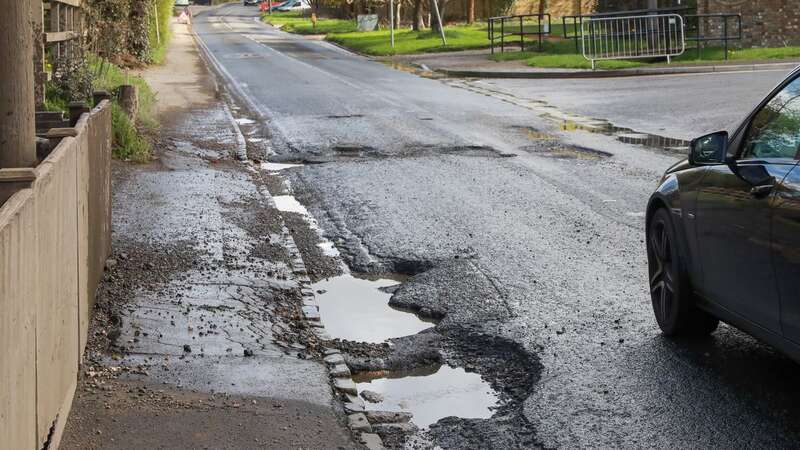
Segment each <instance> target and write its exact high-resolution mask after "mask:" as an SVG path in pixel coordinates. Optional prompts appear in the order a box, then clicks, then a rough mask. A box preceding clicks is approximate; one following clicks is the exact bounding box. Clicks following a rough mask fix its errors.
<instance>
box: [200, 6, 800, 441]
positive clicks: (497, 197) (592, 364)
mask: <svg viewBox="0 0 800 450" xmlns="http://www.w3.org/2000/svg"><path fill="white" fill-rule="evenodd" d="M252 15H253V14H251V13H250V12H249V10H246V9H243V8H241V7H238V6H234V5H230V6H226V7H223V8H222V9H221V10H219V14H218V15H217V16H215V20H217V21H215V22H209V23H203V21H202V20H200V21H197V22H196V24H195V26H196V29H197V30H198V33H199V34H200V36H201V38H202V39H203V40H204V41H205V42H206V44H207V45H208V47H209V49H210V51H211V52H212V54H215V55H217V57H218V59H219V60H221V61H224V63H225V68H226V71H227V73H228V75H226V76H228V77H229V78H228V82H229V84H230V86H231V89H232V90H234V91H236V92H237V93H238V98H239V99H240V100H241V101H242V102H245V103H247V104H248V105H249V107H250V108H251V109H252V110H254V111H256V112H257V113H258V114H257V115H259V119H260V120H263V121H264V122H265V123H266V124H267V126H268V128H269V130H270V131H271V132H272V133H273V134H272V136H271V137H272V142H271V144H272V148H273V149H274V151H275V152H276V153H277V154H278V155H279V156H282V157H285V158H286V159H285V161H291V162H295V161H299V160H306V155H319V154H321V153H325V152H326V151H329V150H331V149H337V148H342V146H345V147H347V148H358V149H360V150H359V151H358V154H357V156H358V157H351V158H345V157H344V156H346V155H344V154H343V152H339V154H337V157H336V158H327V157H326V159H319V160H318V161H315V162H318V163H319V164H314V165H307V166H305V167H304V168H302V169H298V170H290V171H286V172H284V173H286V174H287V176H288V177H289V178H290V180H291V185H292V188H293V190H294V194H295V195H297V196H298V198H302V199H303V202H304V204H305V205H306V207H307V209H309V210H310V211H312V212H314V216H315V218H316V221H318V222H319V227H320V228H321V229H322V230H324V231H325V234H326V236H329V237H330V239H331V241H333V242H336V248H337V250H338V251H339V252H340V253H341V257H342V259H343V260H344V261H346V262H347V264H348V266H349V267H350V268H351V269H352V270H353V271H358V272H374V273H379V272H402V273H409V274H413V275H414V277H413V279H411V280H410V281H408V282H406V283H404V285H403V286H402V287H400V288H399V290H398V292H397V294H396V296H395V298H394V299H393V302H394V303H396V304H400V305H402V306H404V307H409V308H411V309H413V310H419V311H420V312H423V311H424V312H425V313H426V314H427V313H430V314H431V315H433V316H437V318H439V319H440V322H439V323H438V325H437V327H436V333H437V334H438V335H440V336H442V339H445V340H447V341H448V342H462V340H463V341H464V342H478V343H480V344H476V345H474V346H468V345H466V344H465V345H459V346H455V347H454V348H448V349H447V350H446V351H444V353H445V354H446V356H447V358H448V361H449V360H451V359H452V360H454V361H458V362H459V364H456V365H458V366H460V367H463V368H465V369H469V367H468V364H472V365H474V367H477V368H480V367H486V368H487V371H491V372H493V373H498V372H501V371H502V368H503V367H504V366H503V365H502V364H501V363H498V362H494V363H493V362H492V361H494V359H493V358H494V357H496V356H497V355H501V356H502V358H500V357H498V358H499V359H501V360H502V359H506V360H508V361H512V360H513V361H517V360H525V361H534V360H535V361H536V364H532V363H531V364H528V363H526V364H524V365H521V366H519V368H518V369H522V370H528V371H529V373H527V374H521V373H520V372H519V371H516V370H515V371H513V372H511V374H509V375H508V376H505V377H497V378H496V379H494V380H493V381H492V383H493V385H492V386H493V387H494V388H495V389H496V392H502V393H506V394H508V403H506V404H501V405H500V409H498V411H497V412H496V413H495V414H493V415H492V416H491V417H489V418H487V419H473V420H466V419H463V420H461V419H459V420H448V419H445V420H440V421H439V423H438V424H436V425H434V426H431V427H430V428H431V433H433V432H434V430H439V433H434V435H433V437H432V439H433V443H432V444H431V445H430V446H423V447H435V446H437V445H438V446H440V447H442V448H530V447H547V448H557V447H565V448H575V447H583V448H587V447H592V448H597V447H600V448H619V447H624V448H639V447H657V448H675V447H679V448H680V447H686V448H690V447H691V448H695V447H724V448H753V447H781V448H783V447H792V446H794V445H795V443H796V442H797V439H798V437H799V436H800V426H798V423H800V422H798V420H797V418H798V417H800V406H798V405H800V395H798V394H797V392H798V391H797V390H796V389H794V384H795V383H794V380H796V378H797V376H798V375H799V373H798V368H797V366H796V365H795V364H793V363H791V362H790V361H789V360H788V359H786V358H785V357H783V356H781V355H779V354H778V353H777V352H775V351H774V350H773V349H770V348H769V347H766V346H763V345H761V344H759V343H758V342H757V341H755V340H754V339H752V338H750V337H749V336H746V335H744V334H742V333H740V332H738V331H736V330H735V329H733V328H731V327H727V326H723V327H721V328H720V330H719V331H717V332H716V333H715V334H714V336H713V337H712V338H710V339H708V340H706V341H703V342H681V341H673V340H669V339H666V338H664V337H663V336H662V335H661V334H660V332H659V331H658V328H657V326H656V325H655V323H654V320H653V318H652V312H651V310H650V309H651V308H650V305H649V298H648V292H647V278H646V266H645V264H646V255H645V252H644V243H643V229H644V211H645V206H646V203H647V198H648V196H649V194H650V192H651V191H652V190H653V188H654V187H655V185H656V183H657V181H658V179H659V177H660V176H661V174H662V173H663V171H664V169H666V168H667V167H669V166H670V165H672V164H674V163H675V162H677V161H678V160H679V159H681V158H682V156H681V155H678V154H677V153H674V152H665V151H663V149H652V148H648V147H647V146H645V145H639V144H641V141H642V140H644V141H645V143H646V144H647V143H648V142H646V139H645V138H644V137H643V136H637V135H639V134H652V135H655V136H673V137H675V138H678V139H681V140H686V139H690V138H691V137H693V135H694V134H695V131H696V130H699V129H701V128H703V127H705V126H708V127H709V128H717V127H719V126H720V125H719V122H720V119H727V118H731V117H734V116H739V117H741V116H742V115H743V111H744V107H743V106H742V105H743V104H745V103H748V102H749V100H748V98H746V97H747V96H741V97H740V96H738V95H726V93H727V94H730V93H729V92H727V91H726V89H725V86H724V85H722V83H719V79H716V80H717V81H714V80H705V81H703V82H702V83H698V84H699V85H704V86H706V88H707V89H709V90H710V91H712V92H711V94H709V95H712V96H713V97H714V101H709V102H699V103H702V105H700V104H698V101H697V98H699V96H692V95H687V93H686V92H687V91H686V90H685V89H684V86H685V84H682V83H683V82H682V81H681V82H679V81H675V80H671V81H670V80H668V81H663V80H664V79H661V78H659V80H662V81H658V82H656V84H654V85H653V86H651V87H649V88H648V87H647V86H645V85H642V84H641V83H645V82H644V81H638V82H636V83H640V84H638V85H636V86H638V89H632V90H630V91H629V92H622V91H625V90H626V88H625V87H624V86H623V87H621V88H619V89H617V90H615V87H614V83H622V84H625V83H628V81H626V82H620V81H619V80H606V81H604V82H603V83H605V89H606V90H605V91H600V92H599V93H598V92H594V93H592V88H591V87H587V89H586V90H584V91H581V95H575V96H574V100H575V101H574V102H572V104H577V106H578V107H576V108H575V109H572V108H570V107H563V108H562V104H561V103H560V104H558V105H553V104H549V105H547V104H544V102H545V101H547V100H549V99H551V98H555V97H557V95H558V94H559V93H560V92H561V89H560V87H559V86H558V85H557V84H555V82H549V81H548V82H547V83H540V82H539V81H538V80H537V82H536V83H529V84H528V85H525V84H523V82H522V81H516V82H515V83H516V84H514V87H515V89H516V90H518V91H519V92H515V93H513V94H524V93H525V92H533V91H535V92H538V93H540V94H541V92H542V90H545V89H546V90H547V91H548V92H546V93H544V94H541V95H538V94H537V95H533V96H526V95H510V94H509V93H508V92H505V93H504V92H498V91H503V90H505V89H504V87H505V85H504V84H503V85H501V83H500V82H498V83H494V82H493V83H494V84H493V83H484V82H478V81H474V80H472V81H468V82H466V81H463V80H446V79H445V80H432V79H427V78H423V77H419V76H417V75H416V74H414V73H409V72H403V71H395V70H392V69H391V68H389V67H386V66H385V65H383V64H375V63H373V62H371V61H369V60H367V59H366V58H362V57H359V56H354V55H350V54H348V53H347V52H344V51H342V50H340V49H336V48H334V47H332V46H330V45H326V44H323V43H320V42H316V41H313V42H312V41H308V40H304V39H302V38H299V37H295V36H290V35H287V34H284V33H280V32H277V31H275V30H272V29H270V28H268V27H262V26H260V25H258V24H256V23H254V22H253V20H252ZM223 20H224V21H225V23H226V25H225V26H222V25H221V24H220V23H219V22H218V21H223ZM243 51H245V52H250V53H258V54H262V55H264V57H263V58H250V59H227V60H226V59H225V55H229V54H233V53H241V52H243ZM265 71H269V72H271V73H276V74H281V75H282V76H283V77H285V78H284V79H285V80H288V81H287V82H286V83H284V84H283V85H282V86H281V89H269V86H267V85H265V84H264V80H263V76H262V74H263V73H264V72H265ZM690 78H691V77H684V78H683V79H684V80H685V79H690ZM766 82H767V81H765V80H763V79H762V80H761V81H760V83H761V84H763V83H766ZM761 84H760V85H761ZM309 86H313V87H314V88H313V89H309ZM543 86H547V87H546V88H545V87H543ZM709 86H712V87H713V89H710V88H709ZM565 89H566V88H565ZM658 89H662V91H661V92H658V91H657V90H658ZM615 92H616V93H618V95H620V96H624V97H625V98H629V99H630V98H634V99H637V101H640V103H639V104H638V106H637V107H636V108H631V107H630V106H629V105H625V104H622V105H620V104H619V103H616V104H614V103H613V102H610V101H609V99H608V95H611V94H613V93H615ZM623 94H624V95H623ZM655 94H657V95H660V96H662V97H663V96H664V95H667V96H669V98H670V99H671V100H674V102H673V104H676V105H677V104H679V105H678V106H679V107H676V108H671V107H666V108H661V107H659V108H649V107H648V105H653V104H655V103H653V102H652V101H650V102H648V101H644V100H642V99H647V98H650V99H652V97H653V96H654V95H655ZM760 94H761V93H758V94H757V95H760ZM748 95H750V94H748ZM755 95H756V94H753V96H755ZM562 100H563V99H562ZM583 105H586V107H585V108H584V107H583ZM598 105H599V106H598ZM603 105H611V106H610V107H605V106H603ZM548 106H549V107H548ZM701 106H702V108H701ZM748 107H749V106H748ZM560 108H561V109H563V110H564V111H573V112H576V113H578V114H581V116H580V117H579V118H580V119H592V118H598V119H602V120H605V121H607V122H608V121H612V120H613V121H614V123H615V124H619V125H620V126H624V127H626V128H630V129H631V130H638V131H641V132H642V133H627V132H623V133H622V134H625V135H627V136H623V138H624V139H628V140H631V141H639V142H636V143H635V145H633V144H628V143H625V142H621V141H620V140H619V139H617V132H614V133H612V134H604V133H589V132H586V130H576V131H565V130H562V124H563V120H564V119H565V118H566V119H567V120H572V118H571V117H572V116H575V115H574V114H569V113H564V112H562V114H563V116H558V120H548V119H546V118H544V117H542V114H544V113H553V112H557V111H558V110H559V109H560ZM648 108H649V109H648ZM703 108H710V110H714V108H717V109H721V110H723V109H724V111H725V113H724V114H721V115H720V117H716V116H715V117H714V118H713V119H714V120H710V121H709V122H703V120H704V117H705V116H708V112H707V111H706V112H704V111H703ZM593 111H607V112H609V113H610V114H609V115H603V114H595V113H593ZM612 113H613V114H612ZM620 114H627V115H628V117H630V116H632V115H635V116H637V117H636V120H630V121H617V120H615V116H614V115H617V116H619V115H620ZM723 116H724V117H723ZM582 121H583V122H584V123H587V124H588V123H589V122H587V121H585V120H582ZM660 123H663V124H664V125H663V126H662V125H659V124H660ZM524 127H528V128H529V129H530V130H533V131H534V133H531V132H529V131H526V130H525V129H524ZM661 128H663V129H661ZM676 129H678V130H681V129H683V130H689V131H685V132H682V133H673V132H672V130H676ZM665 130H666V131H665ZM709 131H714V130H713V129H712V130H709ZM537 133H538V134H537ZM547 135H552V136H553V137H554V138H553V139H550V138H548V139H539V137H542V136H547ZM475 146H480V148H483V149H492V151H484V152H481V153H480V154H474V153H473V154H465V153H464V152H452V151H449V152H447V151H443V150H442V149H454V148H468V147H472V148H475ZM409 148H415V149H418V148H424V149H428V150H429V151H427V152H404V151H403V150H404V149H409ZM582 148H585V149H591V150H592V151H593V152H594V153H592V155H591V156H590V157H576V156H575V155H576V154H583V155H588V154H589V153H587V152H585V151H582V150H581V149H582ZM334 153H335V152H334ZM498 154H515V155H516V157H515V158H498V157H497V155H498ZM492 155H494V156H492ZM287 202H289V201H288V200H287ZM289 203H291V202H289ZM285 207H287V208H288V207H293V208H294V207H296V205H294V206H288V203H287V206H285ZM323 301H324V299H321V301H320V303H323ZM423 315H424V314H423ZM321 316H322V320H323V321H324V320H325V319H326V313H325V312H324V311H322V314H321ZM409 316H412V317H413V315H410V314H409ZM352 325H353V326H354V327H357V326H360V325H361V324H360V323H357V322H355V321H352ZM475 337H479V338H481V339H475ZM484 343H486V344H484ZM509 349H513V350H514V353H513V354H514V355H515V356H513V357H511V356H507V355H506V353H504V350H509ZM518 352H522V354H523V355H524V356H525V357H524V358H521V357H520V356H519V354H520V353H518ZM495 359H497V358H495ZM507 365H511V363H509V364H507ZM483 375H486V374H485V373H484V374H483ZM525 375H528V376H527V377H526V376H525ZM422 378H425V377H422ZM409 379H410V380H414V381H417V382H421V379H415V378H414V377H411V378H409ZM517 380H522V381H523V382H524V383H522V384H521V385H517V384H515V381H517ZM389 392H391V390H389ZM687 411H691V414H687ZM742 430H747V432H743V431H742ZM532 436H533V437H532Z"/></svg>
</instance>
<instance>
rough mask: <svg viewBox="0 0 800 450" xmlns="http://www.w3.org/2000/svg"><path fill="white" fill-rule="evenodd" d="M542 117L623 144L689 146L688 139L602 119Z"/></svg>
mask: <svg viewBox="0 0 800 450" xmlns="http://www.w3.org/2000/svg"><path fill="white" fill-rule="evenodd" d="M544 117H546V118H548V119H551V120H557V121H559V122H560V123H561V125H560V127H561V130H562V131H577V130H582V131H588V132H590V133H597V134H604V135H606V136H614V137H615V138H616V139H617V140H618V141H620V142H623V143H625V144H634V145H643V146H645V147H652V148H660V149H663V150H669V151H672V152H676V153H677V152H680V153H683V152H686V151H687V150H688V148H689V141H686V140H683V139H677V138H671V137H666V136H659V135H656V134H650V133H641V132H638V131H635V130H633V129H631V128H624V127H618V126H616V125H613V124H611V123H609V122H606V121H603V120H594V119H586V120H566V119H559V118H558V117H554V116H551V115H549V114H545V115H544Z"/></svg>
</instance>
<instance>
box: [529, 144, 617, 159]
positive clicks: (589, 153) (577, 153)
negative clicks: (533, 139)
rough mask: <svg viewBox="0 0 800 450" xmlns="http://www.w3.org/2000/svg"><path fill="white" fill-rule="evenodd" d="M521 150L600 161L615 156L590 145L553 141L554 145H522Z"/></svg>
mask: <svg viewBox="0 0 800 450" xmlns="http://www.w3.org/2000/svg"><path fill="white" fill-rule="evenodd" d="M520 150H522V151H525V152H527V153H531V154H535V155H540V156H545V157H548V158H556V159H584V160H589V161H599V160H602V159H606V158H610V157H611V156H613V155H612V154H611V153H608V152H604V151H602V150H595V149H593V148H589V147H581V146H577V145H564V144H557V143H555V142H554V143H553V145H544V146H539V145H529V146H525V147H521V148H520Z"/></svg>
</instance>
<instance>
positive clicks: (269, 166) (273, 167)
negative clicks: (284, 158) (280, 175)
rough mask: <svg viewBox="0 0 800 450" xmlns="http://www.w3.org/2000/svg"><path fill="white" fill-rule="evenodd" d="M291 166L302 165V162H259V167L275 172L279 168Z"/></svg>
mask: <svg viewBox="0 0 800 450" xmlns="http://www.w3.org/2000/svg"><path fill="white" fill-rule="evenodd" d="M292 167H303V165H302V164H285V163H273V162H265V163H261V168H262V169H264V170H269V171H270V172H277V171H279V170H284V169H291V168H292Z"/></svg>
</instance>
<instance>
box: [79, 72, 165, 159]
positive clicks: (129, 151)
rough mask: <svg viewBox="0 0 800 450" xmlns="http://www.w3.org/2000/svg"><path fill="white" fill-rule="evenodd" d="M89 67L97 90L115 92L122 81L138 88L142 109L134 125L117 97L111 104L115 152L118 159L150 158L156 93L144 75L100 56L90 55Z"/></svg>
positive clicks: (154, 121) (154, 125) (155, 123)
mask: <svg viewBox="0 0 800 450" xmlns="http://www.w3.org/2000/svg"><path fill="white" fill-rule="evenodd" d="M89 67H90V70H91V71H92V73H93V74H94V89H96V90H106V91H109V92H114V91H116V90H117V89H118V88H119V87H120V86H121V85H123V84H131V85H134V86H136V87H137V91H138V96H139V98H138V100H139V111H138V113H137V116H136V120H135V124H134V122H133V121H131V120H130V118H128V116H127V115H126V114H125V112H124V111H123V110H122V108H121V107H120V106H119V104H118V103H117V101H116V100H114V102H113V104H112V110H111V115H112V120H111V121H112V126H113V133H114V141H113V145H114V148H113V154H114V156H115V157H117V158H119V159H124V160H130V161H136V162H146V161H148V160H149V159H150V157H151V156H152V145H151V143H150V139H149V137H148V136H149V135H152V134H154V132H155V130H156V129H157V128H158V123H157V122H156V120H155V117H154V108H155V103H156V96H155V94H154V93H153V91H152V90H151V89H150V86H149V85H148V84H147V82H146V81H145V80H144V79H143V78H141V77H138V76H136V75H131V74H128V73H126V72H125V71H124V70H123V69H121V68H120V67H118V66H116V65H114V64H111V63H109V62H108V61H103V60H101V59H100V58H97V57H92V58H90V64H89Z"/></svg>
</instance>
